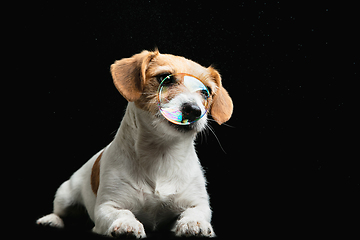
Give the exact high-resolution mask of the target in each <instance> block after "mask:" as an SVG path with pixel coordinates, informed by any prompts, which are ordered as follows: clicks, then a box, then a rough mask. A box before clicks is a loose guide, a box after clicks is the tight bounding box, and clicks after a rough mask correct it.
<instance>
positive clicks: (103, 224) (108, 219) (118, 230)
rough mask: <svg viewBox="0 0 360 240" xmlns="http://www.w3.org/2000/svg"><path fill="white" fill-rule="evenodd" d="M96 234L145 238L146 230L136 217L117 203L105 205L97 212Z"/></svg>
mask: <svg viewBox="0 0 360 240" xmlns="http://www.w3.org/2000/svg"><path fill="white" fill-rule="evenodd" d="M93 231H94V232H96V233H99V234H103V235H108V236H113V237H119V236H122V235H125V236H129V237H131V236H133V237H134V236H135V237H136V238H145V237H146V234H145V229H144V226H143V225H142V223H141V222H139V221H138V220H137V219H136V218H135V215H134V214H133V213H132V212H131V211H129V210H125V209H120V208H119V207H117V206H116V204H115V203H113V202H112V203H109V202H108V203H103V204H101V205H99V206H97V207H96V210H95V227H94V229H93Z"/></svg>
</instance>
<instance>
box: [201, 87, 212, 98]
mask: <svg viewBox="0 0 360 240" xmlns="http://www.w3.org/2000/svg"><path fill="white" fill-rule="evenodd" d="M200 93H201V95H202V96H203V97H204V98H205V99H208V98H209V97H210V90H209V91H207V90H205V89H203V90H201V91H200Z"/></svg>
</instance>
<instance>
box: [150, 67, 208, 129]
mask: <svg viewBox="0 0 360 240" xmlns="http://www.w3.org/2000/svg"><path fill="white" fill-rule="evenodd" d="M179 94H181V95H182V96H189V98H190V99H191V98H193V101H183V102H181V103H177V101H181V100H182V99H181V97H180V96H178V95H179ZM177 96H178V97H177ZM176 97H177V98H178V99H176ZM194 97H196V99H197V100H198V101H197V102H195V101H194V99H195V98H194ZM209 97H210V93H209V90H208V89H207V87H206V86H205V85H204V84H203V83H202V82H201V81H200V80H199V79H198V78H196V77H194V76H192V75H190V74H187V73H177V74H172V75H169V76H167V77H166V78H164V80H163V81H162V82H161V83H160V86H159V88H158V92H157V98H158V106H159V109H160V112H161V114H162V115H163V116H164V117H165V118H166V119H167V120H168V121H170V122H171V123H174V124H177V125H190V124H191V123H194V122H196V121H198V120H199V119H201V118H202V117H203V116H205V114H206V112H207V111H208V109H209V105H210V104H209V101H208V100H209ZM199 101H201V105H202V106H199Z"/></svg>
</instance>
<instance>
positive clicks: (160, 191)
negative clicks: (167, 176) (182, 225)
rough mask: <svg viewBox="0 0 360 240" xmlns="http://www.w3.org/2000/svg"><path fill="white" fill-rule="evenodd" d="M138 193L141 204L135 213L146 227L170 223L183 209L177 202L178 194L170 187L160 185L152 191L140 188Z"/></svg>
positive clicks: (153, 227) (156, 226)
mask: <svg viewBox="0 0 360 240" xmlns="http://www.w3.org/2000/svg"><path fill="white" fill-rule="evenodd" d="M138 194H139V200H140V202H141V204H140V206H139V209H138V210H137V211H136V213H135V215H136V217H137V218H138V219H139V220H140V221H141V222H142V223H144V225H146V227H148V228H152V229H155V228H158V227H159V225H162V224H164V223H170V222H171V220H174V219H176V218H177V216H178V215H179V214H180V213H181V212H182V211H184V209H182V208H181V206H180V205H179V204H178V202H177V198H178V194H177V193H174V192H173V191H172V190H171V187H166V186H161V187H159V188H155V189H154V191H153V192H148V191H143V190H140V191H139V192H138Z"/></svg>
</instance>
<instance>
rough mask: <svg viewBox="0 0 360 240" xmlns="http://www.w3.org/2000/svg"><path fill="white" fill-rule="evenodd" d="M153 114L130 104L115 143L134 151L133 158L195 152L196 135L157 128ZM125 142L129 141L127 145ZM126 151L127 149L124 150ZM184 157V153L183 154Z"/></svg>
mask: <svg viewBox="0 0 360 240" xmlns="http://www.w3.org/2000/svg"><path fill="white" fill-rule="evenodd" d="M150 114H151V113H149V112H146V111H144V110H142V109H139V108H138V107H136V106H135V104H134V103H131V102H130V103H129V104H128V106H127V109H126V113H125V116H124V118H123V120H122V122H121V125H120V128H119V130H118V132H117V134H116V136H115V142H116V143H117V144H119V145H121V146H127V147H126V148H127V149H128V150H130V151H133V152H132V153H131V155H133V156H138V157H142V156H152V157H155V156H154V155H155V154H156V153H157V152H161V154H162V155H164V153H167V152H169V153H171V154H177V153H178V151H179V150H180V151H182V152H183V151H184V149H186V150H190V151H191V150H193V151H195V150H194V140H195V134H189V133H184V134H176V135H175V134H173V135H172V134H169V132H166V131H167V130H166V129H163V128H161V127H156V126H155V125H156V124H155V125H154V123H153V120H154V117H153V116H151V115H150ZM124 141H127V143H125V142H124ZM124 150H126V149H124ZM182 155H184V153H182Z"/></svg>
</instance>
